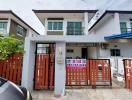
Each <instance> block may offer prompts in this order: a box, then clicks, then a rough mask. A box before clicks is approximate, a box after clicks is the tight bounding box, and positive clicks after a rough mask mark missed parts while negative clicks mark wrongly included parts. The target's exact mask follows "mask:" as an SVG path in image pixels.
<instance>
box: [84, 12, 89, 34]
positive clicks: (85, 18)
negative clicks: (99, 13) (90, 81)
mask: <svg viewBox="0 0 132 100" xmlns="http://www.w3.org/2000/svg"><path fill="white" fill-rule="evenodd" d="M84 34H85V35H88V12H85V13H84Z"/></svg>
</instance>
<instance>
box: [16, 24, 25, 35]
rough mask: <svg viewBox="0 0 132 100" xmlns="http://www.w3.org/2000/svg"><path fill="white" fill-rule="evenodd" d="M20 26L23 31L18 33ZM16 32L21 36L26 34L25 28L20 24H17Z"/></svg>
mask: <svg viewBox="0 0 132 100" xmlns="http://www.w3.org/2000/svg"><path fill="white" fill-rule="evenodd" d="M18 28H19V30H20V29H21V32H22V33H18ZM16 34H17V35H19V36H23V35H24V28H23V27H22V26H20V25H17V27H16Z"/></svg>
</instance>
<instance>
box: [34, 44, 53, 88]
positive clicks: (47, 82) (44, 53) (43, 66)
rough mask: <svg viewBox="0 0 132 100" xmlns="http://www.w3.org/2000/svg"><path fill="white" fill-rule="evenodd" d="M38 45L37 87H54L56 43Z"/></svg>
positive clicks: (35, 84) (35, 85)
mask: <svg viewBox="0 0 132 100" xmlns="http://www.w3.org/2000/svg"><path fill="white" fill-rule="evenodd" d="M41 45H42V47H37V54H36V66H35V83H34V88H35V89H45V90H47V89H50V90H53V88H54V60H55V59H54V58H55V56H54V44H41Z"/></svg>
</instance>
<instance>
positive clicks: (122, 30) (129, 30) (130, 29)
mask: <svg viewBox="0 0 132 100" xmlns="http://www.w3.org/2000/svg"><path fill="white" fill-rule="evenodd" d="M129 32H132V28H121V33H129Z"/></svg>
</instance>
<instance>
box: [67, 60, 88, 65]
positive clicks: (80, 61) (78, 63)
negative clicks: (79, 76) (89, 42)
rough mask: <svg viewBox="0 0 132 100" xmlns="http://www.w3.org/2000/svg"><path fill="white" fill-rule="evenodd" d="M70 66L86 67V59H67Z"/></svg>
mask: <svg viewBox="0 0 132 100" xmlns="http://www.w3.org/2000/svg"><path fill="white" fill-rule="evenodd" d="M66 64H67V66H68V67H86V59H67V60H66Z"/></svg>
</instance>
